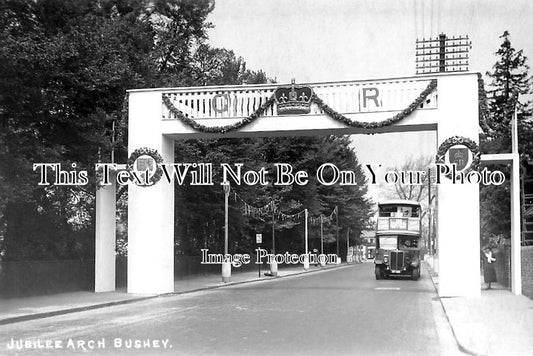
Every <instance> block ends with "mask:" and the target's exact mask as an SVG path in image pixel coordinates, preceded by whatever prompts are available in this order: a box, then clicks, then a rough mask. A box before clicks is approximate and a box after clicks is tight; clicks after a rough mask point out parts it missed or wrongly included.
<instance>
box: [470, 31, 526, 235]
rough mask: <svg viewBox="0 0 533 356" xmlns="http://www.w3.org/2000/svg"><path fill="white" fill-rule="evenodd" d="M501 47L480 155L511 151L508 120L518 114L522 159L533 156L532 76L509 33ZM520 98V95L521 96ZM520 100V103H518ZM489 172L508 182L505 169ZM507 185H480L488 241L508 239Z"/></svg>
mask: <svg viewBox="0 0 533 356" xmlns="http://www.w3.org/2000/svg"><path fill="white" fill-rule="evenodd" d="M500 38H501V39H502V43H501V45H500V48H499V49H498V51H497V52H496V53H495V55H496V56H497V61H496V63H495V64H494V66H493V71H492V72H487V76H488V77H489V78H490V81H491V83H490V90H488V91H487V93H488V113H487V115H486V119H485V124H486V126H487V127H488V129H487V130H486V132H484V134H483V135H481V138H480V146H481V151H482V152H483V153H496V152H510V151H511V124H510V123H511V118H512V116H513V115H514V112H515V109H516V111H517V118H518V122H517V126H518V132H519V141H518V143H519V153H520V156H521V158H522V160H528V159H531V157H532V141H533V125H532V122H531V112H532V109H531V102H530V101H524V98H525V97H527V95H529V94H531V93H532V91H531V77H530V75H529V72H528V70H529V66H528V65H527V58H526V57H525V56H524V54H523V51H522V50H516V49H514V48H513V46H512V45H511V41H510V35H509V32H507V31H505V32H504V33H503V34H502V36H500ZM520 95H522V96H520ZM520 99H522V100H520ZM488 168H489V169H491V170H496V169H497V170H501V171H503V172H504V173H505V175H506V178H507V181H509V178H510V172H509V169H508V168H507V167H503V166H493V167H488ZM509 189H510V188H509V185H508V184H504V185H500V186H481V188H480V202H481V235H482V238H483V239H485V240H488V239H489V238H490V237H492V236H497V235H498V236H505V237H506V238H509V237H510V192H509Z"/></svg>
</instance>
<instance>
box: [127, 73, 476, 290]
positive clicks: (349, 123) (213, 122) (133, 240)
mask: <svg viewBox="0 0 533 356" xmlns="http://www.w3.org/2000/svg"><path fill="white" fill-rule="evenodd" d="M421 130H424V131H426V130H434V131H436V132H437V142H438V144H439V145H441V144H443V143H444V142H446V140H449V139H450V138H452V137H459V138H461V139H464V140H463V141H462V142H459V144H462V145H463V146H465V143H466V147H467V148H468V149H469V150H468V151H464V150H463V151H461V150H459V151H458V152H459V153H461V152H462V153H467V154H469V155H471V158H469V159H475V157H474V156H475V152H473V151H472V149H471V147H468V145H469V144H470V142H472V143H477V142H478V76H477V75H475V74H443V75H434V76H418V77H413V78H398V79H384V80H371V81H346V82H333V83H311V84H305V85H302V84H298V85H296V84H295V83H292V85H285V86H281V85H280V86H277V85H276V86H274V85H253V86H222V87H197V88H163V89H146V90H132V91H130V92H129V142H128V147H129V148H128V149H129V153H130V154H133V153H134V152H137V153H138V150H139V149H141V148H148V149H150V150H154V151H157V152H158V154H159V155H160V156H161V159H162V160H163V161H164V162H166V163H172V162H174V140H176V139H188V138H205V137H247V136H270V135H278V136H294V135H320V134H357V133H366V134H372V133H381V132H405V131H421ZM456 153H457V152H456ZM445 159H448V161H449V155H448V158H445ZM443 173H444V172H443ZM217 183H220V182H217ZM438 191H439V214H438V233H437V236H438V241H439V242H438V246H439V264H438V266H439V273H440V276H439V277H440V283H439V293H440V295H442V296H455V295H457V296H472V295H479V293H480V290H479V285H480V283H479V282H480V276H479V268H478V261H477V259H475V258H472V256H478V255H479V189H478V184H475V183H474V184H457V182H452V180H451V179H443V180H442V182H441V183H440V184H439V185H438ZM128 193H129V201H128V244H129V246H128V292H130V293H167V292H172V291H173V290H174V275H173V264H174V219H173V218H174V187H173V185H172V184H163V183H158V184H153V185H151V186H149V187H142V186H138V185H134V184H130V185H129V186H128ZM458 261H459V262H458Z"/></svg>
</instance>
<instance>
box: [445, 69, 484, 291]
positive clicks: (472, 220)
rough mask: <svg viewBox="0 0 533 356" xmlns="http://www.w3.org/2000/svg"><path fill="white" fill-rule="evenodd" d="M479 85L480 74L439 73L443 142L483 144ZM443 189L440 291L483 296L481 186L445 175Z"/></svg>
mask: <svg viewBox="0 0 533 356" xmlns="http://www.w3.org/2000/svg"><path fill="white" fill-rule="evenodd" d="M477 87H478V82H477V77H476V76H474V75H471V76H464V77H457V76H442V77H439V78H438V90H439V97H438V100H439V109H438V110H437V115H438V127H437V142H438V145H440V144H442V143H443V142H444V141H445V140H446V139H448V138H450V137H452V136H463V137H466V138H469V139H471V140H473V141H475V142H476V143H478V144H479V124H478V89H477ZM438 194H439V196H438V227H437V239H438V243H437V254H438V271H439V295H440V296H441V297H451V296H464V297H477V296H480V295H481V275H480V268H479V256H480V243H479V233H480V228H479V185H478V184H469V183H465V184H453V183H452V181H451V180H449V179H447V178H445V177H443V178H442V180H441V184H439V185H438Z"/></svg>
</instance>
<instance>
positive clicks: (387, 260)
mask: <svg viewBox="0 0 533 356" xmlns="http://www.w3.org/2000/svg"><path fill="white" fill-rule="evenodd" d="M383 262H385V263H387V262H389V256H387V255H385V256H383Z"/></svg>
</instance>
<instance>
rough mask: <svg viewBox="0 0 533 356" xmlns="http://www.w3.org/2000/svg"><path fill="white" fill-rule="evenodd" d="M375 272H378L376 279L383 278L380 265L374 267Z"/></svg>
mask: <svg viewBox="0 0 533 356" xmlns="http://www.w3.org/2000/svg"><path fill="white" fill-rule="evenodd" d="M374 272H375V273H376V279H382V278H383V271H382V270H381V267H380V266H376V267H375V269H374Z"/></svg>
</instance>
